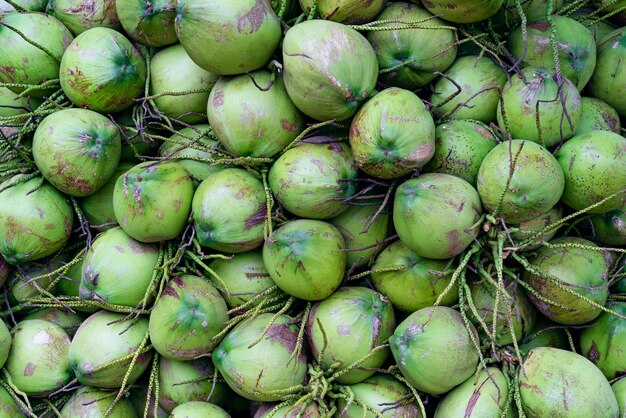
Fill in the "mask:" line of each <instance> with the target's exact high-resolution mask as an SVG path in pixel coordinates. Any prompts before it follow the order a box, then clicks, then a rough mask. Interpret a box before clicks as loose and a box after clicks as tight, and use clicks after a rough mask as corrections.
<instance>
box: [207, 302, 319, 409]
mask: <svg viewBox="0 0 626 418" xmlns="http://www.w3.org/2000/svg"><path fill="white" fill-rule="evenodd" d="M273 316H274V314H271V313H264V314H260V315H258V316H256V317H253V318H248V319H245V320H243V321H242V322H240V323H239V324H237V326H235V327H234V328H233V329H232V331H230V332H229V333H228V334H227V335H226V337H224V339H223V340H222V342H221V343H220V345H218V346H217V348H216V349H215V350H213V354H212V358H213V364H214V365H215V367H216V368H217V369H218V371H219V372H220V374H221V375H222V377H223V378H224V380H225V381H226V383H227V384H228V386H230V388H231V389H232V390H234V391H235V392H236V393H237V394H239V395H241V396H245V398H247V399H249V400H253V401H263V402H271V401H277V400H283V399H284V396H286V395H288V393H286V392H283V393H282V394H281V395H272V394H269V393H267V392H270V391H274V390H283V391H284V390H285V389H288V388H291V387H293V386H295V385H301V384H304V379H305V377H306V370H307V361H306V357H305V354H304V353H303V352H302V351H301V352H300V353H299V355H298V356H297V357H295V358H293V359H292V358H291V353H292V352H293V351H294V349H295V347H296V341H297V338H298V329H297V327H296V326H295V325H293V324H292V325H288V324H289V323H291V322H292V319H291V318H290V317H287V316H284V315H280V316H278V317H277V318H276V320H275V321H274V322H273V324H272V325H271V326H270V327H269V330H268V331H267V333H266V334H265V335H264V336H263V338H262V339H261V341H260V342H259V343H258V344H256V345H254V346H253V347H252V348H248V347H249V346H250V345H251V344H252V343H254V342H255V341H256V340H257V339H258V338H259V336H261V334H262V333H263V332H264V330H265V328H266V327H267V326H268V325H269V324H270V320H272V317H273Z"/></svg>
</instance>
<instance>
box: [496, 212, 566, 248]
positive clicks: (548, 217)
mask: <svg viewBox="0 0 626 418" xmlns="http://www.w3.org/2000/svg"><path fill="white" fill-rule="evenodd" d="M561 218H563V207H562V205H561V204H558V205H556V206H555V207H553V208H552V209H550V210H549V211H547V212H546V213H544V214H543V215H541V216H539V217H538V218H535V219H531V220H529V221H526V222H521V223H519V224H517V225H507V228H508V229H509V233H510V235H511V239H512V240H513V242H514V243H515V245H518V244H521V243H523V242H524V241H526V240H528V239H531V238H532V242H531V243H529V244H525V245H524V246H523V247H521V248H520V249H519V250H520V251H533V250H536V249H537V248H539V247H541V245H542V244H543V243H544V242H546V241H550V240H551V239H552V238H553V237H554V235H556V233H557V231H558V228H554V229H551V230H549V231H547V232H544V233H543V234H541V235H539V236H538V237H535V235H537V233H539V232H541V231H543V230H544V229H545V228H546V227H547V226H550V225H553V224H554V223H555V222H557V221H559V220H560V219H561Z"/></svg>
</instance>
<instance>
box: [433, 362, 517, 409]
mask: <svg viewBox="0 0 626 418" xmlns="http://www.w3.org/2000/svg"><path fill="white" fill-rule="evenodd" d="M508 398H509V379H508V377H507V376H505V375H504V374H503V373H502V371H501V370H500V369H498V368H496V367H489V368H487V370H486V371H485V370H484V369H481V370H479V371H478V372H476V374H475V375H473V376H472V377H470V378H469V379H467V380H466V381H465V382H463V383H461V384H460V385H459V386H457V387H456V388H454V389H452V391H450V393H448V394H447V395H446V396H445V397H444V398H443V399H442V400H441V402H439V404H438V405H437V410H436V411H435V415H434V418H450V417H464V418H483V417H499V416H501V415H502V413H503V412H504V411H505V409H506V404H507V401H508ZM514 410H515V406H514V405H510V406H509V411H508V413H507V415H506V416H507V417H509V418H512V417H515V416H517V415H516V414H515V413H514V412H513V411H514Z"/></svg>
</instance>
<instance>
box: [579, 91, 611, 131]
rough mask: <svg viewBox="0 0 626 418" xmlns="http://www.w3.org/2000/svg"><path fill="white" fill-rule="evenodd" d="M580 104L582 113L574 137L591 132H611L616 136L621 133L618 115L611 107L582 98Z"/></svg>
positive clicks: (591, 99) (594, 100)
mask: <svg viewBox="0 0 626 418" xmlns="http://www.w3.org/2000/svg"><path fill="white" fill-rule="evenodd" d="M582 103H583V113H582V117H581V118H580V122H578V126H576V132H574V135H580V134H584V133H587V132H591V131H613V132H615V133H616V134H619V133H620V132H621V128H622V125H621V123H620V120H619V115H618V114H617V112H616V111H615V109H613V108H612V107H611V106H609V105H608V104H606V103H605V102H603V101H602V100H600V99H594V98H593V97H583V98H582Z"/></svg>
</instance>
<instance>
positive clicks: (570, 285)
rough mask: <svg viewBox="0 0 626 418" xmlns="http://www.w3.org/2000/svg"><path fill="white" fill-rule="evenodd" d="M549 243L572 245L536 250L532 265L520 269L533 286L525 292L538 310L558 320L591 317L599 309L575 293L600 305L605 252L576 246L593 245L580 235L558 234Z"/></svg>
mask: <svg viewBox="0 0 626 418" xmlns="http://www.w3.org/2000/svg"><path fill="white" fill-rule="evenodd" d="M550 243H551V244H554V245H559V244H564V245H566V244H571V245H574V246H573V247H565V248H559V247H556V248H550V247H542V248H540V249H539V250H537V253H536V255H535V257H534V258H532V259H531V260H530V262H531V266H532V269H531V270H526V271H525V272H524V280H525V281H526V283H528V284H529V285H530V286H531V287H532V288H533V289H534V292H529V294H528V296H529V297H530V300H531V301H532V302H533V303H534V304H535V306H536V307H537V309H539V311H540V312H541V313H542V314H544V315H545V316H546V317H548V318H549V319H551V320H552V321H554V322H558V323H559V324H565V325H580V324H585V323H587V322H589V321H592V320H593V319H595V318H596V317H597V316H598V315H600V313H601V312H602V311H601V309H600V308H599V307H596V306H593V305H591V304H589V303H588V302H586V301H584V300H582V299H581V298H580V297H578V296H577V295H575V294H578V295H581V296H583V297H585V298H587V299H589V300H591V301H593V302H595V303H596V304H597V305H600V306H603V305H604V303H605V302H606V299H607V296H608V282H607V276H608V269H609V267H610V260H609V258H608V256H607V255H606V253H604V254H603V253H602V252H600V251H595V250H593V249H587V248H579V247H576V246H588V247H597V246H596V245H595V244H594V243H593V242H591V241H587V240H585V239H582V238H558V239H555V240H552V241H550ZM542 276H546V277H542ZM563 288H565V289H569V290H571V291H572V292H574V293H575V294H572V293H570V292H568V291H567V290H564V289H563ZM551 302H556V303H558V305H559V306H557V305H555V304H553V303H551Z"/></svg>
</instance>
